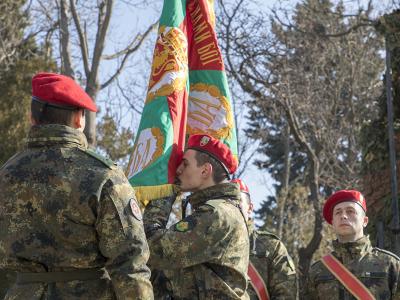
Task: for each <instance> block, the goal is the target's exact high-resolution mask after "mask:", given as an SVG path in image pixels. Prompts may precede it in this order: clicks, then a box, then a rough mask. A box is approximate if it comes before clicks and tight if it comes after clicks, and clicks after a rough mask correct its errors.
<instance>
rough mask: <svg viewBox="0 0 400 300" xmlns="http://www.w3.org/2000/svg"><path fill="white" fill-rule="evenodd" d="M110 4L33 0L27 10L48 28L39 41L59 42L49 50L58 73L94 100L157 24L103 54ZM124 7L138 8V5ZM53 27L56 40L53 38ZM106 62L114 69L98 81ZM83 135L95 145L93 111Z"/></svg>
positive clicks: (109, 0) (112, 1) (105, 1)
mask: <svg viewBox="0 0 400 300" xmlns="http://www.w3.org/2000/svg"><path fill="white" fill-rule="evenodd" d="M114 5H115V0H103V1H84V2H82V1H77V0H58V1H48V0H37V1H36V5H35V6H34V7H33V8H32V9H31V10H32V13H33V14H34V15H35V16H37V18H36V20H38V22H44V23H45V24H47V25H48V26H47V30H46V29H42V31H45V32H46V34H45V35H44V36H43V39H44V40H45V41H48V40H52V39H55V40H57V39H58V40H59V45H58V43H53V47H54V49H55V50H58V53H59V56H58V57H59V59H60V62H61V63H60V67H61V72H62V73H64V74H66V75H68V76H71V77H74V78H75V77H76V78H77V79H79V80H80V81H81V82H82V83H83V84H84V85H85V90H86V92H87V93H88V94H89V95H90V96H91V97H92V99H94V100H96V98H97V96H98V93H99V91H101V90H102V89H105V88H107V87H109V86H110V85H111V84H112V83H113V82H115V80H116V79H117V78H118V77H119V76H120V75H121V74H122V73H123V71H124V68H125V67H126V65H127V64H128V62H129V60H130V58H131V56H132V55H134V54H135V53H137V52H138V50H139V49H140V47H141V46H142V44H143V42H144V41H145V39H146V37H148V36H149V34H150V33H151V32H152V31H153V30H154V29H155V28H156V24H157V22H155V23H152V24H149V25H148V26H147V28H146V29H145V30H144V31H143V32H142V33H136V34H134V33H132V38H131V40H130V41H129V42H128V43H127V44H126V45H125V46H124V47H122V49H120V50H117V51H116V52H115V53H112V54H105V53H104V52H105V49H106V46H107V41H108V39H109V31H110V23H111V18H112V16H113V8H114ZM126 5H139V2H138V3H130V4H126ZM136 17H138V18H139V16H136ZM93 20H96V21H93ZM54 24H56V25H57V27H56V28H57V30H58V31H59V36H58V37H57V36H54V32H55V31H54ZM36 26H37V24H36ZM49 44H50V43H49ZM56 56H57V55H56ZM106 61H108V62H107V67H109V66H110V65H112V66H113V69H114V70H112V71H111V70H110V69H109V68H108V70H107V71H108V72H107V73H108V77H107V78H105V79H103V80H102V81H101V79H100V69H101V67H102V65H104V63H105V62H106ZM110 61H111V63H110ZM85 134H86V136H87V138H88V142H89V144H90V145H91V146H95V145H96V114H95V113H93V112H89V113H88V114H86V128H85Z"/></svg>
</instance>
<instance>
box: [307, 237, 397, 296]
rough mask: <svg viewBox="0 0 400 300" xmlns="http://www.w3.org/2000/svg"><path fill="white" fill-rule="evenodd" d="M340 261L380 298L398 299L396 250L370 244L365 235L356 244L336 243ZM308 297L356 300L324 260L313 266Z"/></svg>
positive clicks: (335, 248) (335, 251)
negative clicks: (392, 251) (330, 270)
mask: <svg viewBox="0 0 400 300" xmlns="http://www.w3.org/2000/svg"><path fill="white" fill-rule="evenodd" d="M333 247H334V252H333V253H332V254H333V255H334V256H335V257H336V258H338V260H339V261H340V262H341V263H342V264H343V265H344V266H345V267H346V268H347V269H348V270H349V271H350V272H351V273H352V274H353V275H355V276H356V277H357V278H358V279H359V280H360V281H361V282H362V283H363V284H364V285H365V286H366V287H367V288H368V289H369V290H370V291H371V293H372V294H373V295H374V296H375V298H376V299H377V300H381V299H382V300H383V299H385V300H389V299H392V300H399V299H400V290H399V288H398V285H399V272H400V259H399V258H398V257H397V256H396V255H395V254H393V253H391V252H389V251H386V250H382V249H379V248H375V247H372V246H371V243H370V241H369V238H368V237H367V236H364V237H363V238H361V239H359V240H358V241H356V242H354V243H339V242H338V241H334V242H333ZM305 299H324V300H337V299H355V298H354V297H353V296H352V295H351V294H350V293H349V292H348V291H347V290H346V289H345V288H344V287H343V285H342V284H341V283H340V282H339V281H338V280H337V279H336V278H335V277H334V276H333V275H332V273H330V272H329V271H328V269H327V268H326V267H325V266H324V265H323V264H322V262H321V261H317V262H316V263H314V264H313V265H312V266H311V269H310V273H309V278H308V284H307V290H306V296H305Z"/></svg>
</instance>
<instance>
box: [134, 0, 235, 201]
mask: <svg viewBox="0 0 400 300" xmlns="http://www.w3.org/2000/svg"><path fill="white" fill-rule="evenodd" d="M189 90H190V91H189ZM196 133H208V134H210V135H212V136H214V137H215V138H218V139H220V140H222V141H223V142H224V143H225V144H227V145H228V146H229V147H230V148H231V150H232V152H233V153H234V155H235V156H236V157H237V143H236V132H235V124H234V118H233V112H232V106H231V102H230V96H229V89H228V84H227V78H226V74H225V71H224V64H223V60H222V55H221V51H220V49H219V47H218V43H217V37H216V33H215V14H214V3H213V1H212V0H186V1H185V0H164V6H163V10H162V14H161V18H160V24H159V30H158V38H157V41H156V46H155V49H154V54H153V65H152V69H151V75H150V81H149V86H148V91H147V97H146V102H145V106H144V109H143V112H142V116H141V121H140V124H139V129H138V132H137V135H136V138H135V143H134V149H133V153H132V155H131V158H130V162H129V165H128V171H127V173H128V178H129V181H130V183H131V184H132V186H134V187H135V190H136V193H137V197H138V199H139V201H140V202H141V203H142V204H143V205H146V204H147V203H148V202H149V201H151V200H153V199H159V198H162V197H167V196H169V195H171V194H172V193H173V191H174V185H173V183H174V180H175V173H176V168H177V166H178V163H179V162H180V160H181V156H182V154H183V150H184V147H185V139H186V135H190V134H196Z"/></svg>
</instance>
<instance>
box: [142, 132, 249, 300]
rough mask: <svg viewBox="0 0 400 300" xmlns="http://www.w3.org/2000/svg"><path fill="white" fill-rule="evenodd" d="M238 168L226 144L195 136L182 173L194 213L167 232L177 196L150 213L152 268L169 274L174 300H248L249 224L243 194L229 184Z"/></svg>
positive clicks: (183, 187) (146, 217)
mask: <svg viewBox="0 0 400 300" xmlns="http://www.w3.org/2000/svg"><path fill="white" fill-rule="evenodd" d="M236 168H237V160H236V158H235V157H233V155H232V153H231V151H230V150H229V148H228V147H227V146H226V145H225V144H223V143H222V142H220V141H218V140H217V139H215V138H213V137H211V136H209V135H205V134H199V135H193V136H191V137H190V138H189V141H188V147H187V150H186V151H185V153H184V156H183V160H182V162H181V164H180V165H179V166H178V169H177V179H178V181H179V185H180V188H181V190H182V191H184V192H189V191H190V192H192V194H191V195H190V196H189V198H188V202H189V203H190V204H191V208H192V210H193V213H192V214H191V215H189V216H185V217H184V218H183V219H182V220H181V221H180V222H178V223H176V224H174V225H172V226H171V227H170V228H169V229H167V228H166V224H167V221H168V216H169V213H170V211H171V207H172V204H173V200H174V199H173V198H174V197H171V198H170V199H159V200H155V201H151V202H150V203H149V204H148V205H147V207H146V208H145V211H144V217H143V222H144V225H145V231H146V234H147V238H148V242H149V246H150V260H149V264H150V266H151V267H152V268H155V269H158V270H163V271H164V272H163V273H164V275H165V276H166V277H167V278H166V280H168V289H169V290H170V293H171V297H172V299H248V295H247V293H246V283H247V282H246V281H247V280H246V277H247V276H246V273H247V266H248V263H249V257H248V253H249V240H248V235H247V228H246V222H245V220H244V217H243V215H242V214H241V211H240V209H239V201H240V190H239V188H238V186H237V185H236V184H233V183H231V182H229V180H228V179H229V174H232V173H233V172H235V170H236ZM158 288H159V287H155V289H158Z"/></svg>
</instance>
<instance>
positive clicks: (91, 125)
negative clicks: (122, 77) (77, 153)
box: [84, 83, 99, 148]
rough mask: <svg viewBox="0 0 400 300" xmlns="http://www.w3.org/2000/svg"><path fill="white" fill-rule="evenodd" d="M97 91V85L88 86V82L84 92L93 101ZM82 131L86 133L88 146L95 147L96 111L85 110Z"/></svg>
mask: <svg viewBox="0 0 400 300" xmlns="http://www.w3.org/2000/svg"><path fill="white" fill-rule="evenodd" d="M98 92H99V87H98V85H95V86H90V85H89V83H88V84H87V86H86V93H87V94H88V95H89V96H90V97H91V98H92V99H93V101H95V99H96V97H97V94H98ZM84 133H85V135H86V138H87V141H88V144H89V146H90V147H93V148H95V147H96V144H97V143H96V113H95V112H92V111H86V126H85V130H84Z"/></svg>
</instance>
